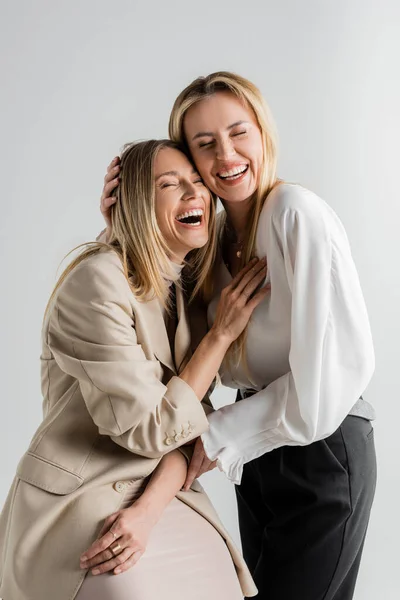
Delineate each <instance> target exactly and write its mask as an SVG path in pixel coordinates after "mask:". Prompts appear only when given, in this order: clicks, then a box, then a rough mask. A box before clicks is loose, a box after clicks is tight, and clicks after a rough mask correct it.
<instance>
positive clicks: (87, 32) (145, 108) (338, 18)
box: [0, 0, 400, 600]
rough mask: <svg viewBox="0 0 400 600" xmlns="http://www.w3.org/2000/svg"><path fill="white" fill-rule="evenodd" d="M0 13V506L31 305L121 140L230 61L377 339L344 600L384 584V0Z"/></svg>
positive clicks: (393, 208) (394, 490) (393, 96)
mask: <svg viewBox="0 0 400 600" xmlns="http://www.w3.org/2000/svg"><path fill="white" fill-rule="evenodd" d="M0 23H1V25H0V46H1V54H0V64H1V82H2V92H1V96H0V127H1V148H0V152H1V156H0V165H1V181H2V202H1V207H2V210H1V218H0V237H1V259H2V261H1V264H2V278H1V294H0V332H1V341H2V343H1V361H0V374H1V384H2V413H1V431H0V456H1V475H0V504H2V503H3V501H4V499H5V496H6V494H7V490H8V487H9V485H10V483H11V480H12V477H13V474H14V470H15V467H16V464H17V462H18V459H19V457H20V456H21V454H22V453H23V452H24V451H25V449H26V446H27V444H28V442H29V439H30V437H31V435H32V434H33V432H34V430H35V428H36V426H37V425H38V423H39V421H40V416H41V394H40V379H39V360H38V358H39V354H40V327H41V319H42V315H43V311H44V307H45V304H46V301H47V298H48V296H49V293H50V291H51V289H52V287H53V285H54V282H55V279H56V270H57V267H58V265H59V263H60V261H61V259H62V257H63V256H64V255H65V254H66V253H67V252H68V251H69V250H70V249H71V248H72V247H73V246H75V245H77V244H79V243H81V242H84V241H87V240H90V239H93V238H94V237H95V235H96V234H97V233H98V231H99V230H100V229H101V228H102V227H103V223H102V219H101V216H100V214H99V212H98V203H99V196H100V193H101V188H102V180H103V176H104V172H105V169H106V166H107V164H108V163H109V161H110V160H111V158H112V157H113V156H114V155H115V154H116V153H117V152H118V151H119V148H120V147H121V146H122V144H123V143H124V142H128V141H131V140H133V139H137V138H148V137H152V136H153V137H164V136H166V134H167V120H168V115H169V111H170V109H171V106H172V103H173V100H174V98H175V96H176V94H177V93H178V92H179V91H180V90H181V88H182V87H183V86H185V85H186V84H187V83H188V82H189V81H191V80H192V79H193V78H194V77H195V76H197V75H200V74H207V73H208V72H210V71H214V70H218V69H228V70H233V71H236V72H238V73H240V74H242V75H244V76H246V77H248V78H249V79H251V80H252V81H254V82H255V83H256V84H257V85H258V86H259V87H260V88H261V90H262V92H263V93H264V94H265V96H266V98H267V100H268V101H269V103H270V105H271V108H272V111H273V113H274V115H275V118H276V121H277V124H278V128H279V133H280V147H281V151H280V168H279V174H280V176H281V177H283V178H285V179H287V180H289V181H292V182H299V183H302V184H303V185H305V186H306V187H309V188H311V189H312V190H314V191H315V192H317V193H318V194H319V195H321V196H322V197H323V198H324V199H325V200H327V201H328V202H329V203H330V204H331V205H332V206H333V208H334V209H335V210H336V211H337V212H338V213H339V215H340V217H341V218H342V220H343V222H344V224H345V226H346V229H347V232H348V234H349V237H350V240H351V243H352V247H353V253H354V257H355V260H356V263H357V266H358V269H359V273H360V277H361V281H362V285H363V289H364V293H365V298H366V302H367V306H368V309H369V314H370V318H371V324H372V329H373V333H374V339H375V344H376V354H377V368H376V374H375V376H374V379H373V381H372V383H371V385H370V386H369V389H368V391H367V394H366V398H367V399H368V400H370V401H371V402H373V404H374V405H375V407H376V409H377V412H378V416H379V419H378V420H377V422H376V444H377V450H378V458H379V483H378V489H377V495H376V501H375V505H374V508H373V513H372V519H371V525H370V530H369V535H368V539H367V543H366V548H365V554H364V561H363V564H362V568H361V573H360V578H359V585H358V589H357V593H356V599H357V600H375V599H376V598H377V597H380V598H383V599H384V600H395V599H397V598H398V597H399V593H400V584H399V581H398V573H397V560H396V559H397V557H398V540H397V538H398V535H399V516H398V515H399V513H398V506H399V501H400V498H399V479H400V475H399V468H398V456H399V451H400V443H399V416H400V415H399V402H398V385H397V384H398V380H397V374H398V371H399V367H398V360H397V359H398V356H399V349H398V338H399V333H400V318H399V313H398V306H399V300H400V285H399V269H398V255H399V252H398V241H397V236H398V231H399V224H398V223H399V217H400V209H399V193H398V170H399V168H398V162H399V154H400V153H399V137H400V136H399V134H400V117H399V106H400V84H399V71H400V69H399V62H400V61H399V58H400V27H399V23H400V8H399V3H398V0H392V1H389V0H383V1H380V2H377V1H373V0H336V1H335V2H328V1H323V0H303V1H296V0H280V1H279V2H278V1H275V2H273V1H270V0H269V1H265V0H264V1H262V0H259V1H252V0H246V2H243V1H241V2H237V1H235V0H230V1H221V2H218V1H217V0H214V1H212V2H210V1H205V0H202V1H201V2H198V3H195V2H189V1H187V0H186V1H183V0H175V1H169V2H161V1H159V2H154V1H153V2H148V3H144V2H133V1H129V2H128V1H126V0H125V1H124V0H114V1H113V2H105V1H104V0H86V1H82V0H81V1H79V2H78V1H77V0H75V1H69V2H66V1H65V2H60V1H57V0H36V1H35V2H28V1H27V0H23V1H21V0H15V1H13V2H4V0H3V2H2V3H1V6H0ZM215 398H216V402H217V403H218V404H219V403H223V402H227V401H231V400H232V393H231V392H230V391H228V390H224V389H220V390H218V391H217V392H216V394H215ZM204 485H205V486H206V488H207V490H208V491H209V493H210V495H211V497H212V499H213V501H214V503H215V505H216V507H217V509H218V510H219V512H220V514H221V517H222V519H223V520H224V521H225V523H226V525H227V527H228V528H229V529H230V531H231V532H232V533H233V535H234V536H235V538H236V539H238V532H237V522H236V512H235V501H234V497H233V490H232V487H231V486H230V484H229V483H228V482H227V481H226V480H225V479H224V478H223V476H222V475H221V474H220V473H219V472H213V473H211V474H209V475H207V476H205V477H204Z"/></svg>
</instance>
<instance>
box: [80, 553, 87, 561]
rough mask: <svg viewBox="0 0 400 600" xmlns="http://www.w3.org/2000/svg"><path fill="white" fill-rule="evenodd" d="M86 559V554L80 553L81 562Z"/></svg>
mask: <svg viewBox="0 0 400 600" xmlns="http://www.w3.org/2000/svg"><path fill="white" fill-rule="evenodd" d="M86 561H87V556H86V554H82V556H81V562H86Z"/></svg>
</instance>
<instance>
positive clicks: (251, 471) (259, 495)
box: [235, 416, 376, 600]
mask: <svg viewBox="0 0 400 600" xmlns="http://www.w3.org/2000/svg"><path fill="white" fill-rule="evenodd" d="M373 434H374V432H373V429H372V425H371V423H370V421H367V420H366V419H362V418H360V417H353V416H348V417H347V418H346V419H345V420H344V421H343V423H342V425H341V426H340V427H339V429H338V430H337V431H335V433H334V434H333V435H331V436H330V437H329V438H327V439H325V440H322V441H319V442H314V443H313V444H310V445H309V446H284V447H282V448H278V449H277V450H273V451H272V452H268V453H267V454H264V455H263V456H260V458H257V459H255V460H253V461H251V462H249V463H247V464H246V465H245V466H244V472H243V478H242V482H241V484H240V485H239V486H235V487H236V495H237V501H238V509H239V526H240V534H241V539H242V545H243V554H244V558H245V560H246V562H247V564H248V566H249V568H250V571H251V572H252V575H253V577H254V580H255V583H256V585H257V587H258V590H259V593H258V595H257V596H256V598H257V599H259V600H351V598H352V597H353V592H354V588H355V584H356V579H357V574H358V568H359V565H360V559H361V554H362V550H363V544H364V539H365V534H366V531H367V526H368V520H369V515H370V510H371V505H372V501H373V497H374V492H375V484H376V458H375V447H374V435H373Z"/></svg>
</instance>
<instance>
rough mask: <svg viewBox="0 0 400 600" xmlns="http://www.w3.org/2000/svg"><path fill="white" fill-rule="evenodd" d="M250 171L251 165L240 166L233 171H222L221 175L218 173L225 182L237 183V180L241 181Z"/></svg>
mask: <svg viewBox="0 0 400 600" xmlns="http://www.w3.org/2000/svg"><path fill="white" fill-rule="evenodd" d="M248 170H249V165H240V166H239V167H234V168H233V169H227V170H226V171H221V172H220V173H217V176H218V177H219V178H220V179H222V180H223V181H235V179H240V178H241V177H243V176H244V175H245V174H246V173H247V171H248Z"/></svg>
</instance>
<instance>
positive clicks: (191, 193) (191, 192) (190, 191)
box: [183, 182, 201, 200]
mask: <svg viewBox="0 0 400 600" xmlns="http://www.w3.org/2000/svg"><path fill="white" fill-rule="evenodd" d="M200 195H201V194H200V189H199V186H198V185H197V186H196V185H195V184H193V183H191V182H187V183H186V185H185V191H184V193H183V200H191V199H192V198H197V197H200Z"/></svg>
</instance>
